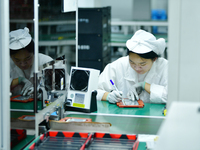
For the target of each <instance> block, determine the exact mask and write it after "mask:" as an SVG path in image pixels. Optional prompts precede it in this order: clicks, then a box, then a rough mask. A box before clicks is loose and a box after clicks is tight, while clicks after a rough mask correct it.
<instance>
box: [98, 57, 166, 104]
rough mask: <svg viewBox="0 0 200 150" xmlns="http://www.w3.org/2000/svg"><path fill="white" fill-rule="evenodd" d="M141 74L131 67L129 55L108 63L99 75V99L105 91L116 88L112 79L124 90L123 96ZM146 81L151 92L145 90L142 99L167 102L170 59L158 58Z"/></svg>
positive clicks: (124, 96) (147, 101) (144, 100)
mask: <svg viewBox="0 0 200 150" xmlns="http://www.w3.org/2000/svg"><path fill="white" fill-rule="evenodd" d="M138 77H139V74H137V73H136V71H135V70H134V69H132V68H131V66H130V64H129V56H125V57H121V58H119V59H117V60H116V61H114V62H112V63H110V64H108V65H107V66H106V67H105V69H104V71H103V72H102V73H101V74H100V76H99V82H98V90H97V91H98V94H97V100H101V99H102V97H103V95H104V93H105V92H111V91H112V90H114V88H113V87H112V85H111V83H110V79H111V80H113V82H114V84H115V85H116V87H117V88H118V90H119V91H122V92H123V98H126V97H127V93H128V91H129V89H130V88H131V86H132V85H134V84H135V83H137V82H138ZM144 81H145V82H147V83H149V84H151V87H150V94H149V93H147V92H146V91H145V90H144V91H143V92H142V93H141V94H140V95H139V97H140V99H141V100H143V102H146V103H150V102H151V103H166V102H167V95H168V91H167V87H168V61H167V60H166V59H164V58H158V59H157V60H156V61H155V62H154V63H153V65H152V67H151V69H150V70H149V72H148V73H147V74H146V76H145V78H144Z"/></svg>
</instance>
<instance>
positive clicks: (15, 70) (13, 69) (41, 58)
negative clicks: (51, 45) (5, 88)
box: [10, 53, 53, 83]
mask: <svg viewBox="0 0 200 150" xmlns="http://www.w3.org/2000/svg"><path fill="white" fill-rule="evenodd" d="M52 60H53V59H52V58H51V57H49V56H47V55H44V54H41V53H39V54H38V66H41V65H43V64H45V63H47V62H49V61H52ZM34 66H35V65H32V67H31V71H30V76H29V77H25V74H24V72H23V71H22V70H21V69H20V68H19V67H17V66H16V65H15V63H14V62H13V60H12V59H10V83H11V82H12V80H13V79H16V78H18V77H25V78H27V79H28V80H30V79H31V78H32V77H33V72H34Z"/></svg>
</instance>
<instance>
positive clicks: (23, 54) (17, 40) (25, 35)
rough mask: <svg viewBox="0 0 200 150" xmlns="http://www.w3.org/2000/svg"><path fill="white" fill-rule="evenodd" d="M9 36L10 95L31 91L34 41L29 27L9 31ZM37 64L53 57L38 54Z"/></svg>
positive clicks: (30, 92) (29, 92)
mask: <svg viewBox="0 0 200 150" xmlns="http://www.w3.org/2000/svg"><path fill="white" fill-rule="evenodd" d="M9 37H10V44H9V48H10V57H11V59H10V82H11V83H10V89H11V93H12V96H15V95H19V94H20V95H23V96H25V95H29V94H32V93H33V90H34V88H33V72H34V42H33V40H32V37H31V35H30V34H29V29H28V28H26V27H25V28H24V29H18V30H15V31H11V32H10V33H9ZM38 57H39V58H38V65H39V66H41V65H43V64H45V63H47V62H49V61H52V60H53V59H52V58H51V57H49V56H47V55H44V54H40V53H39V54H38Z"/></svg>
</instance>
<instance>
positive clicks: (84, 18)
mask: <svg viewBox="0 0 200 150" xmlns="http://www.w3.org/2000/svg"><path fill="white" fill-rule="evenodd" d="M78 11H79V12H78V66H79V67H86V68H94V69H98V70H100V71H102V70H103V69H104V67H105V65H106V64H108V63H109V62H110V58H111V50H110V45H109V43H110V37H111V35H110V34H111V24H110V22H111V7H102V8H79V10H78Z"/></svg>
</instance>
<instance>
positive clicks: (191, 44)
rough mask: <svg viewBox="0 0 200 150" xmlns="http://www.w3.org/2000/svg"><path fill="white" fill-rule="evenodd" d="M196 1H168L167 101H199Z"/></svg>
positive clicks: (199, 21)
mask: <svg viewBox="0 0 200 150" xmlns="http://www.w3.org/2000/svg"><path fill="white" fill-rule="evenodd" d="M199 6H200V1H199V0H190V1H188V0H169V32H168V39H169V46H168V47H169V49H168V50H169V98H168V107H169V106H170V104H171V102H173V101H191V102H193V101H196V102H200V86H199V84H200V57H199V56H200V44H199V43H200V30H199V27H200V16H199V12H200V9H199Z"/></svg>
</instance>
